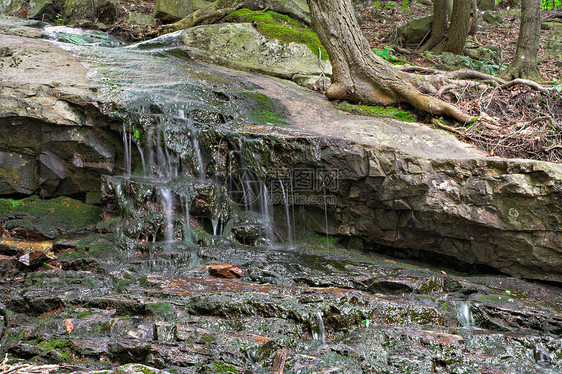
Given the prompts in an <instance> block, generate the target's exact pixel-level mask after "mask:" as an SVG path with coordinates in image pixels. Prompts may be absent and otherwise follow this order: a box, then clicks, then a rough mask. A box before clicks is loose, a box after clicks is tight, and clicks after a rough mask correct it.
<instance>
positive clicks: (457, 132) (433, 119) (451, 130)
mask: <svg viewBox="0 0 562 374" xmlns="http://www.w3.org/2000/svg"><path fill="white" fill-rule="evenodd" d="M431 123H433V124H434V125H435V126H437V127H439V128H442V129H443V130H447V131H450V132H452V133H455V134H457V135H464V132H463V131H459V130H457V129H455V128H454V127H451V126H449V125H445V124H444V123H443V122H441V121H439V120H438V119H436V118H432V119H431Z"/></svg>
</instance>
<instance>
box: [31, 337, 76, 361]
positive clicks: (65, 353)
mask: <svg viewBox="0 0 562 374" xmlns="http://www.w3.org/2000/svg"><path fill="white" fill-rule="evenodd" d="M37 346H39V347H41V348H43V349H44V350H46V351H57V352H58V353H60V355H61V362H71V361H72V349H73V348H74V345H73V344H72V342H70V341H68V340H59V339H52V340H43V341H41V342H39V343H38V344H37Z"/></svg>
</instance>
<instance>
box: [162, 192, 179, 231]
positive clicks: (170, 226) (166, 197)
mask: <svg viewBox="0 0 562 374" xmlns="http://www.w3.org/2000/svg"><path fill="white" fill-rule="evenodd" d="M160 196H161V198H162V211H163V213H164V219H165V221H164V225H165V227H164V240H165V241H166V242H172V241H174V239H175V238H174V222H173V207H174V202H173V196H172V191H171V190H170V189H169V188H162V189H161V190H160Z"/></svg>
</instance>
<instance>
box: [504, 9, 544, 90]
mask: <svg viewBox="0 0 562 374" xmlns="http://www.w3.org/2000/svg"><path fill="white" fill-rule="evenodd" d="M540 36H541V0H523V3H522V5H521V27H520V29H519V38H518V39H517V51H516V52H515V57H514V58H513V61H512V62H511V64H510V65H509V67H508V68H507V69H506V70H505V71H504V72H503V73H502V77H503V78H504V79H507V80H511V79H517V78H523V79H529V80H533V81H539V82H540V81H543V80H544V79H543V77H542V75H541V73H540V71H539V68H538V66H537V56H538V53H539V43H540Z"/></svg>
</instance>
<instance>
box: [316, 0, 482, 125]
mask: <svg viewBox="0 0 562 374" xmlns="http://www.w3.org/2000/svg"><path fill="white" fill-rule="evenodd" d="M308 6H309V8H310V15H311V21H312V26H313V28H314V30H315V31H316V33H317V34H318V38H319V39H320V42H321V43H322V44H323V45H324V47H325V48H326V51H327V52H328V55H329V56H330V61H331V63H332V85H331V86H330V87H329V88H328V90H327V91H326V96H327V97H328V99H331V100H334V99H337V100H343V99H345V100H349V101H352V102H361V103H363V104H375V105H394V104H397V103H399V102H407V103H409V104H410V105H412V106H413V107H415V108H417V109H420V110H422V111H426V112H429V113H432V114H436V115H447V116H450V117H453V118H455V119H457V120H459V121H461V122H468V121H470V120H471V119H472V118H471V117H470V116H468V115H467V114H465V113H463V112H462V111H460V110H459V109H458V108H456V107H455V106H453V105H451V104H449V103H446V102H444V101H442V100H439V99H436V98H434V97H431V96H428V95H425V94H422V93H421V91H420V89H419V88H425V89H428V88H429V89H430V88H431V87H429V86H430V84H428V81H427V80H424V79H423V78H422V77H417V76H416V75H413V74H408V73H404V72H401V71H399V70H398V69H396V68H395V67H394V66H392V65H390V64H389V63H387V62H386V61H384V60H383V59H382V58H380V57H378V56H376V55H375V54H374V53H373V51H372V50H371V48H370V46H369V43H368V42H367V40H366V39H365V37H364V36H363V34H362V32H361V29H360V28H359V25H358V24H357V20H356V18H355V14H354V12H353V6H352V4H351V0H308ZM433 90H434V91H435V88H434V87H433Z"/></svg>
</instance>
